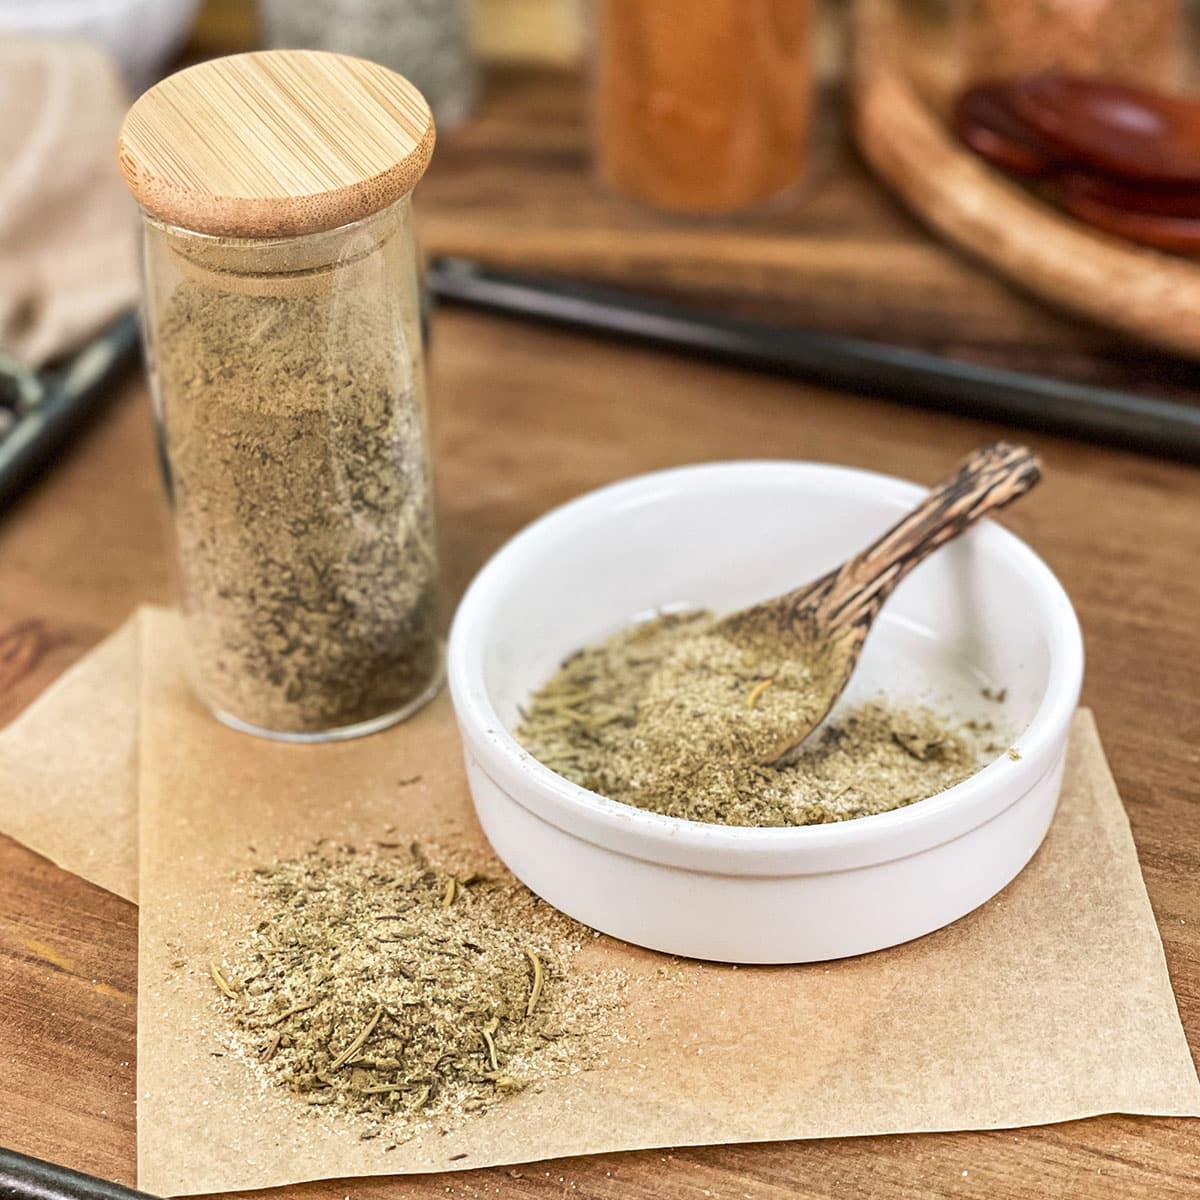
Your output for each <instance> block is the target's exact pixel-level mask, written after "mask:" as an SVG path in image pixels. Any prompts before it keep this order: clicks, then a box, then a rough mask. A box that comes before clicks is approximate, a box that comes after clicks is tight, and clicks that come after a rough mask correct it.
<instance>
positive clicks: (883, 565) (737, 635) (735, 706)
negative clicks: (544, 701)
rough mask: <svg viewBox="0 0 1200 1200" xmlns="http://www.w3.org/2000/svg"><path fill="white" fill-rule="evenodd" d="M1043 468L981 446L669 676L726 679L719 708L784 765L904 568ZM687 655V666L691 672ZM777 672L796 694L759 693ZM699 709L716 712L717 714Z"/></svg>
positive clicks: (822, 712)
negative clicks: (833, 561) (871, 532)
mask: <svg viewBox="0 0 1200 1200" xmlns="http://www.w3.org/2000/svg"><path fill="white" fill-rule="evenodd" d="M1040 478H1041V467H1040V464H1039V462H1038V460H1037V458H1036V457H1035V456H1034V455H1033V454H1032V453H1030V451H1029V450H1027V449H1025V447H1023V446H1010V445H1008V444H1007V443H1005V442H996V443H995V444H994V445H991V446H985V447H984V448H982V449H980V450H976V451H975V452H974V453H973V454H971V455H970V456H969V457H968V458H966V459H965V460H964V461H963V462H962V463H961V464H960V465H959V467H958V469H957V470H956V471H955V472H954V473H953V474H952V475H950V476H949V477H947V478H946V479H944V480H942V482H941V483H939V484H937V485H936V486H935V487H934V488H933V490H932V491H931V492H930V493H929V495H928V496H927V497H925V499H924V500H922V501H921V503H920V504H918V505H917V506H916V507H915V508H914V509H913V510H912V511H911V512H910V513H909V514H908V515H907V516H905V517H904V518H902V519H901V520H899V521H897V522H896V523H895V524H894V525H893V526H892V527H891V528H890V529H888V530H887V531H886V532H885V533H884V534H883V535H882V536H880V537H878V538H876V539H875V541H873V542H872V543H871V544H870V545H869V546H867V547H866V549H864V550H862V551H860V552H859V553H858V554H855V555H854V556H853V557H852V558H849V559H847V560H846V561H845V562H844V563H842V565H841V566H839V567H835V568H834V569H833V570H832V571H828V572H826V573H825V574H824V575H822V576H821V577H820V578H818V579H815V580H813V581H812V582H811V583H807V584H804V585H803V586H802V587H799V588H795V589H793V590H792V591H788V592H784V593H783V594H782V595H779V596H775V597H773V598H772V599H770V600H764V601H762V602H761V603H759V604H755V605H753V606H751V607H749V608H743V609H740V610H738V611H737V612H734V613H731V614H729V615H728V616H726V617H724V618H722V620H721V621H719V622H718V623H717V625H716V626H715V627H714V628H713V629H712V630H711V631H707V632H705V633H704V634H703V635H702V639H701V643H702V645H703V646H704V648H705V649H706V650H708V651H709V652H710V654H711V657H710V658H709V659H708V660H707V661H706V660H705V659H704V658H703V657H698V656H697V655H696V653H695V648H694V647H689V646H687V645H684V646H682V647H680V650H679V651H678V652H676V653H674V654H672V655H671V656H669V657H668V659H667V660H666V663H665V664H664V666H663V667H662V668H660V673H659V674H660V675H661V676H666V675H667V674H668V673H669V677H670V689H671V690H674V691H677V692H678V691H680V690H686V689H688V688H689V685H691V687H694V688H695V689H696V690H697V691H699V690H700V689H703V690H704V691H705V692H707V693H709V694H711V693H712V691H713V685H714V683H715V684H716V685H717V686H716V690H717V692H718V694H720V695H722V696H724V697H727V700H725V701H722V704H721V711H718V712H717V713H716V714H715V718H719V719H720V720H721V722H722V724H723V725H725V726H726V727H727V728H729V729H731V730H732V731H733V735H734V737H736V741H737V744H738V745H739V746H741V747H752V748H753V751H754V753H755V754H757V755H758V756H759V761H761V762H763V763H766V764H774V763H778V762H779V761H780V760H781V759H784V758H786V757H787V756H788V755H789V754H791V753H792V752H793V751H794V750H795V749H796V748H797V747H798V746H799V745H800V743H801V742H803V741H804V739H805V738H807V737H808V735H809V734H810V733H811V732H812V731H813V729H815V728H816V726H817V725H819V724H820V723H821V721H823V720H824V719H825V717H826V715H827V714H828V713H829V710H830V709H831V708H832V707H833V706H834V704H835V703H836V702H837V700H838V697H840V696H841V694H842V692H843V691H845V689H846V685H847V684H848V683H849V682H850V677H851V675H852V674H853V673H854V668H855V666H856V665H857V663H858V659H859V655H860V654H861V653H862V648H863V643H864V642H865V641H866V639H867V635H868V634H869V633H870V632H871V626H872V625H873V624H874V623H875V620H876V618H877V617H878V616H879V613H880V611H881V610H882V608H883V606H884V604H885V603H886V601H887V599H888V597H890V596H891V595H892V593H893V592H894V591H895V590H896V587H897V586H898V585H899V584H900V582H901V581H902V580H903V579H904V578H905V576H907V575H908V574H909V572H910V571H912V570H913V568H914V567H916V566H917V565H918V564H919V563H921V562H923V561H924V560H925V559H926V558H928V557H929V555H931V554H933V553H934V552H935V551H936V550H940V549H941V548H942V547H943V546H945V545H946V544H947V542H950V541H952V540H953V539H954V538H956V537H958V536H959V535H960V534H962V533H964V532H965V531H966V530H967V529H969V528H970V527H971V525H973V524H974V523H975V522H976V521H978V520H980V518H982V517H985V516H987V515H988V514H989V513H994V512H997V511H999V510H1000V509H1002V508H1005V507H1006V506H1007V505H1009V504H1011V503H1012V502H1013V501H1014V500H1017V499H1019V498H1020V497H1021V496H1023V495H1025V494H1026V493H1027V492H1028V491H1029V490H1030V489H1031V488H1033V487H1034V486H1035V485H1036V484H1037V482H1038V480H1039V479H1040ZM681 661H682V662H686V663H687V664H688V666H687V668H686V669H685V670H683V671H681V670H679V664H680V662H681ZM797 665H799V666H801V667H802V668H803V671H802V673H800V674H799V685H798V686H797V682H796V680H797V674H798V673H797V671H796V670H795V667H796V666H797ZM777 679H784V680H786V683H787V693H786V696H785V698H784V699H785V702H784V703H782V704H779V705H773V704H770V703H766V704H762V703H758V702H759V700H760V699H761V698H763V697H767V698H774V696H775V694H776V693H774V692H771V691H770V690H769V688H770V685H771V684H772V683H773V682H775V681H776V680H777ZM647 690H648V694H651V695H654V694H656V693H657V692H659V691H662V690H665V689H664V688H663V687H662V684H661V682H660V679H659V678H658V677H657V676H656V677H655V678H652V679H651V681H650V685H649V688H648V689H647ZM778 690H779V691H782V690H783V689H778ZM696 719H697V720H704V719H709V720H712V719H714V714H710V713H707V712H706V713H704V714H703V715H702V716H700V717H697V718H696ZM639 721H640V718H639ZM669 732H670V731H668V733H669ZM652 735H653V731H652Z"/></svg>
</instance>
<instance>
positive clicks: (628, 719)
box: [516, 612, 999, 826]
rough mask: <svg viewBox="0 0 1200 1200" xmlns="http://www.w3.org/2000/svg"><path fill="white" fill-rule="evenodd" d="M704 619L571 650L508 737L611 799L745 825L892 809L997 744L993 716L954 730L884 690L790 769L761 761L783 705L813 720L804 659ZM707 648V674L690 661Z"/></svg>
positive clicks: (952, 776)
mask: <svg viewBox="0 0 1200 1200" xmlns="http://www.w3.org/2000/svg"><path fill="white" fill-rule="evenodd" d="M713 626H714V618H713V617H712V616H711V615H710V614H708V613H705V612H691V613H674V614H665V615H662V616H659V617H656V618H654V619H653V620H649V621H646V622H644V623H641V624H638V625H635V626H633V627H632V628H630V629H627V630H624V631H622V632H621V633H618V634H617V635H616V636H615V637H612V638H610V639H609V640H608V641H607V642H604V643H603V644H601V645H598V646H592V647H587V648H585V649H583V650H580V651H577V652H576V653H575V654H573V655H572V656H571V657H569V658H568V659H567V660H566V661H565V662H564V663H563V664H562V667H561V668H560V669H559V671H558V672H557V673H556V674H555V675H554V676H553V677H552V678H551V679H550V680H548V681H547V682H546V684H545V685H544V686H543V687H542V688H540V689H539V690H538V691H537V692H536V693H535V695H534V696H533V697H532V699H531V700H530V702H529V705H528V707H527V710H525V711H524V712H523V713H522V719H521V722H520V724H519V726H518V728H517V731H516V734H517V738H518V740H519V741H520V742H521V743H522V745H523V746H524V747H525V748H526V749H527V750H528V751H529V752H530V753H531V754H532V755H533V756H534V757H535V758H537V759H538V760H539V761H541V762H542V763H544V764H545V765H546V766H548V767H550V768H551V769H552V770H554V771H557V772H558V773H559V774H560V775H562V776H564V777H565V778H567V779H570V780H571V781H572V782H574V783H577V784H579V785H580V786H582V787H586V788H589V789H590V790H592V791H595V792H599V793H600V794H601V795H604V796H608V797H610V798H611V799H613V800H619V801H622V802H624V803H626V804H632V805H635V806H636V807H638V808H644V809H648V810H650V811H653V812H659V813H664V814H666V815H668V816H673V817H684V818H687V819H689V820H693V821H704V822H708V823H712V824H720V825H752V826H785V825H810V824H820V823H824V822H830V821H844V820H848V819H850V818H853V817H861V816H868V815H870V814H873V813H879V812H885V811H888V810H890V809H894V808H900V807H903V806H904V805H906V804H911V803H913V802H914V801H917V800H922V799H925V798H926V797H928V796H931V795H933V794H934V793H936V792H939V791H943V790H945V789H946V788H948V787H951V786H953V785H954V784H956V783H959V782H961V781H962V780H963V779H965V778H967V777H968V776H969V775H972V774H973V773H974V772H975V771H977V770H979V769H980V767H982V766H983V765H984V764H985V762H986V761H987V759H988V757H989V756H990V755H993V754H994V753H995V752H996V751H997V750H998V749H999V747H997V746H996V745H995V744H994V743H993V738H994V736H995V735H994V731H993V729H992V727H991V725H990V723H986V722H984V723H981V722H971V723H969V724H967V725H963V726H961V727H958V726H955V725H954V724H953V723H951V722H950V721H948V720H947V719H946V718H944V717H942V716H940V715H939V714H937V713H936V712H934V711H933V710H932V709H929V708H926V707H923V706H920V705H904V706H896V705H894V704H891V703H888V702H885V701H883V700H880V701H875V702H870V703H866V704H862V705H860V706H858V707H857V708H854V709H852V710H850V711H848V712H845V713H844V714H843V715H841V716H839V717H837V718H836V719H835V720H832V721H831V722H830V723H828V724H827V725H825V726H824V727H822V728H821V729H819V730H818V731H817V732H816V733H815V734H814V735H813V736H812V738H810V739H809V740H808V741H806V742H805V743H804V744H803V746H802V747H801V748H800V750H799V751H798V752H797V753H796V755H795V756H794V758H793V759H791V760H790V761H789V762H788V763H787V764H786V765H782V766H778V767H776V766H768V765H764V763H763V758H762V754H761V751H762V748H763V744H765V743H764V742H763V737H764V736H766V737H767V738H768V739H772V740H773V739H774V737H775V734H776V733H777V731H778V729H779V728H780V727H787V724H788V718H789V715H791V716H792V718H793V719H794V726H795V727H796V728H806V727H807V726H808V723H809V722H810V721H811V718H812V706H813V691H812V690H811V689H809V688H807V687H806V683H810V682H811V680H810V679H809V676H808V673H807V668H806V667H805V666H804V665H803V664H785V665H782V666H781V656H776V655H769V656H767V657H766V658H765V659H762V660H758V659H756V658H755V657H754V656H745V657H743V656H740V655H739V654H738V653H737V652H736V651H735V649H734V648H733V647H732V646H731V644H730V643H729V642H727V641H725V639H723V638H721V637H720V636H719V635H718V634H715V633H714V632H713ZM710 658H711V660H712V661H713V663H714V670H713V671H712V672H711V673H710V674H708V675H706V674H705V672H704V671H698V670H697V669H696V668H697V665H698V664H699V665H702V664H703V663H704V662H705V661H709V660H710ZM768 661H769V665H768V666H764V663H765V662H768ZM817 690H818V691H819V689H817Z"/></svg>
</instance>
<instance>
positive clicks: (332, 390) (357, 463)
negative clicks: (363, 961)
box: [120, 50, 442, 741]
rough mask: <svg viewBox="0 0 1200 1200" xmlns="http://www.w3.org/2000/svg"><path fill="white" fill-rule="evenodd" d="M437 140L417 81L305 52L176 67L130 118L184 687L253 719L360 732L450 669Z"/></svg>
mask: <svg viewBox="0 0 1200 1200" xmlns="http://www.w3.org/2000/svg"><path fill="white" fill-rule="evenodd" d="M183 114H186V119H185V117H184V115H183ZM433 143H434V126H433V118H432V116H431V114H430V111H429V107H428V105H427V104H426V103H425V101H424V98H423V97H422V96H421V94H420V92H419V91H418V90H417V89H416V88H415V87H413V86H412V84H410V83H409V82H408V81H407V80H406V79H404V78H403V77H402V76H400V75H397V74H395V73H394V72H392V71H389V70H387V69H386V68H384V67H381V66H378V65H377V64H374V63H370V62H366V61H364V60H361V59H356V58H348V57H344V56H341V55H336V54H328V53H323V52H320V51H308V50H299V51H265V52H258V53H253V54H242V55H235V56H232V57H229V58H224V59H216V60H214V61H211V62H207V63H203V64H201V65H199V66H195V67H191V68H189V69H188V70H185V71H181V72H180V73H178V74H176V75H173V76H171V77H170V78H168V79H166V80H164V81H162V82H161V83H159V84H158V85H156V86H155V87H154V88H152V89H150V91H148V92H147V93H145V94H144V95H143V96H142V97H141V99H140V100H138V101H137V103H136V104H134V106H133V108H132V109H131V110H130V112H129V114H128V116H127V117H126V119H125V123H124V126H123V128H122V131H121V137H120V162H121V169H122V172H123V174H124V176H125V179H126V182H127V183H128V185H129V188H130V190H131V191H132V192H133V194H134V196H135V197H136V198H137V200H138V202H139V203H140V204H141V206H142V211H143V215H144V247H145V254H144V262H145V268H144V269H145V275H144V314H145V318H144V319H145V335H146V345H147V359H148V362H149V369H150V383H151V392H152V395H153V400H154V407H155V415H156V418H157V421H158V425H159V435H160V441H161V445H162V447H163V458H164V466H165V470H166V474H167V491H168V495H169V497H170V501H171V509H172V518H173V527H174V535H175V542H176V549H177V555H176V561H177V567H178V579H179V584H180V599H181V607H182V610H183V615H184V622H185V638H184V642H185V644H186V647H187V654H188V657H189V667H190V676H191V680H192V683H193V685H194V687H195V690H196V691H197V693H198V695H199V696H200V698H201V699H202V700H203V702H204V703H205V704H206V705H207V706H208V708H209V709H210V710H211V711H212V712H213V713H214V714H215V715H216V716H217V717H218V718H219V719H220V720H222V721H224V722H225V723H226V724H229V725H232V726H234V727H236V728H238V729H242V730H245V731H248V732H252V733H258V734H263V735H266V736H271V737H277V738H283V739H287V740H294V741H322V740H327V739H331V738H344V737H352V736H356V735H359V734H364V733H369V732H372V731H374V730H376V729H380V728H383V727H384V726H386V725H388V724H391V723H393V722H395V721H398V720H400V719H402V718H404V717H405V716H407V715H408V714H410V713H412V712H413V711H415V710H416V709H417V708H419V707H420V706H421V705H422V704H423V703H424V702H425V701H426V700H428V699H429V698H430V697H431V696H432V695H433V694H434V693H435V692H436V690H437V688H438V685H439V682H440V678H441V669H442V665H441V650H440V644H439V641H438V637H437V624H436V622H437V592H438V563H437V557H436V551H435V542H434V525H433V501H432V479H431V466H430V457H429V448H428V439H427V431H426V413H425V370H424V362H423V352H422V339H421V311H420V310H421V305H420V290H419V283H418V263H417V255H416V250H415V245H414V238H413V232H412V214H411V203H410V195H411V192H412V189H413V187H414V186H415V184H416V183H417V181H418V180H419V179H420V178H421V175H422V174H423V172H424V170H425V168H426V166H427V165H428V162H429V158H430V155H431V154H432V151H433Z"/></svg>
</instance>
